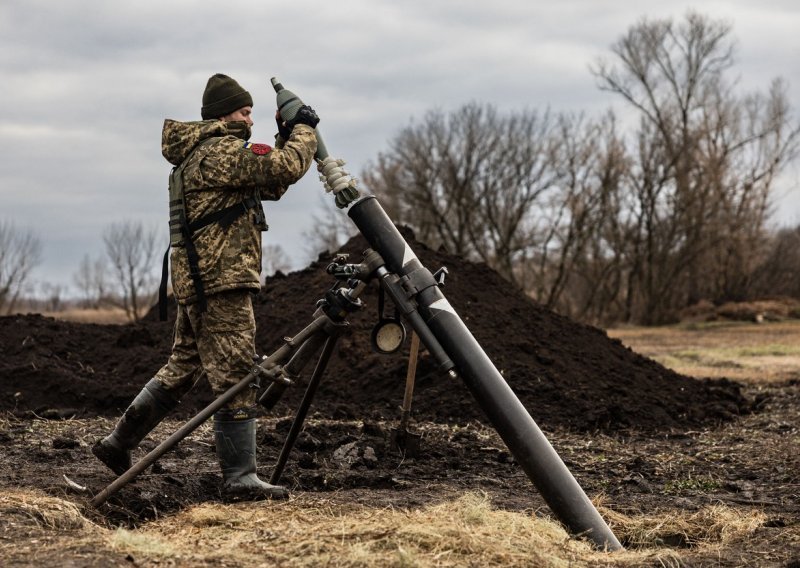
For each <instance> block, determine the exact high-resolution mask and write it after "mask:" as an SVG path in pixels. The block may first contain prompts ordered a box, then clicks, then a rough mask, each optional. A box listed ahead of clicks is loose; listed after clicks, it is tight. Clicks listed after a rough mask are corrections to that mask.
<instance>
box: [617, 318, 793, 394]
mask: <svg viewBox="0 0 800 568" xmlns="http://www.w3.org/2000/svg"><path fill="white" fill-rule="evenodd" d="M608 335H609V336H610V337H615V338H617V339H619V340H621V341H622V342H623V343H624V344H625V345H627V346H628V347H630V348H631V349H633V350H634V351H636V352H637V353H641V354H642V355H646V356H647V357H650V358H651V359H655V360H656V361H658V362H659V363H661V364H662V365H664V366H665V367H668V368H670V369H673V370H675V371H677V372H679V373H681V374H684V375H689V376H692V377H727V378H729V379H734V380H737V381H743V382H749V383H753V382H765V381H767V382H769V381H783V380H787V379H792V378H798V377H800V320H786V321H783V322H770V323H763V324H755V323H743V322H711V323H703V324H687V325H676V326H665V327H653V328H618V329H610V330H608Z"/></svg>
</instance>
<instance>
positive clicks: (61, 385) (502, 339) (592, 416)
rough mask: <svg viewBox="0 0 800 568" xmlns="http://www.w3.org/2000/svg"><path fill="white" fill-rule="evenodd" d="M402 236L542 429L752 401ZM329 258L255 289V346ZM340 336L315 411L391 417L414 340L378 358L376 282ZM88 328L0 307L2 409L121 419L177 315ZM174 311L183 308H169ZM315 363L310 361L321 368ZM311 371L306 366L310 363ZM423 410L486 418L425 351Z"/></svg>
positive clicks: (295, 307)
mask: <svg viewBox="0 0 800 568" xmlns="http://www.w3.org/2000/svg"><path fill="white" fill-rule="evenodd" d="M404 236H405V237H406V239H407V240H408V241H409V243H410V244H411V246H412V248H413V249H414V251H415V252H416V253H417V255H418V256H419V258H420V260H421V261H422V263H423V264H424V265H425V266H426V267H427V268H429V269H430V270H432V271H434V270H436V269H437V268H439V267H440V266H446V267H447V268H448V270H449V275H448V277H447V281H446V284H445V288H444V290H443V291H444V293H445V295H446V296H447V298H448V300H449V301H450V303H451V304H452V305H453V306H454V307H455V309H456V311H458V313H459V315H460V316H461V318H462V319H463V320H464V322H465V323H466V325H467V326H468V327H469V328H470V330H471V331H472V333H473V334H474V335H475V337H476V339H477V340H478V341H479V342H480V344H481V345H482V346H483V348H484V350H485V351H486V353H487V354H488V355H489V357H490V358H491V359H492V361H493V362H494V363H495V365H496V367H497V368H498V369H499V370H500V372H501V373H502V374H503V376H504V377H505V378H506V380H507V381H508V383H509V385H510V386H511V387H512V389H514V391H515V392H516V393H517V396H518V397H519V398H520V400H521V402H522V403H523V404H524V405H525V406H526V408H528V410H529V411H530V413H531V415H532V416H533V417H534V418H535V419H536V421H537V422H538V423H539V424H540V425H542V426H543V427H545V428H556V427H558V428H569V429H574V430H580V431H587V430H619V429H640V430H647V431H661V430H682V431H685V430H687V429H692V428H695V427H698V426H701V425H707V424H711V423H716V422H720V421H725V420H728V419H730V418H732V417H733V416H735V415H738V414H742V413H745V412H747V411H748V403H747V401H746V400H745V398H744V397H743V396H742V394H741V391H740V387H739V385H738V384H736V383H733V382H731V381H727V380H714V381H712V380H696V379H692V378H689V377H685V376H682V375H678V374H676V373H674V372H672V371H669V370H668V369H665V368H664V367H662V366H661V365H659V364H657V363H655V362H654V361H652V360H650V359H647V358H645V357H642V356H640V355H637V354H636V353H634V352H633V351H631V350H630V349H628V348H626V347H625V346H623V345H622V344H621V343H620V342H619V341H618V340H613V339H610V338H609V337H608V336H607V335H606V334H605V332H603V331H602V330H599V329H596V328H594V327H591V326H586V325H582V324H579V323H576V322H574V321H572V320H570V319H568V318H565V317H562V316H559V315H557V314H555V313H553V312H552V311H550V310H547V309H545V308H543V307H542V306H540V305H538V304H537V303H535V302H533V301H532V300H530V299H529V298H528V297H526V296H525V295H524V294H522V293H520V292H518V291H517V290H515V289H514V288H513V287H512V286H510V285H509V284H508V283H507V282H506V281H504V280H503V279H502V278H501V277H500V276H499V275H498V274H497V273H496V272H494V271H493V270H491V269H490V268H488V267H487V266H486V265H483V264H475V263H471V262H467V261H465V260H464V259H462V258H460V257H457V256H453V255H450V254H447V253H445V252H442V251H434V250H431V249H429V248H428V247H426V246H425V245H423V244H422V243H419V242H417V241H415V240H414V238H413V235H412V234H411V233H410V232H408V231H404ZM366 248H367V243H366V241H365V240H364V239H363V237H360V236H358V237H354V238H353V239H351V240H350V241H349V242H348V243H347V244H346V245H345V246H344V247H343V248H342V250H341V251H339V252H344V253H348V254H350V255H351V256H350V258H351V260H352V261H353V262H358V261H359V260H360V258H361V254H362V253H363V251H364V250H365V249H366ZM332 258H333V255H331V254H323V255H320V258H319V259H318V260H317V261H316V262H314V263H312V264H311V265H310V266H308V267H307V268H305V269H304V270H301V271H298V272H294V273H291V274H289V275H283V274H277V275H276V276H274V277H272V278H270V279H268V281H267V283H266V285H265V287H264V289H263V290H262V292H261V293H260V294H259V295H258V296H257V297H256V299H255V302H254V304H255V310H256V319H257V323H258V335H257V345H258V346H259V349H260V350H261V351H262V352H263V353H271V352H273V351H274V350H275V349H276V348H277V347H278V346H279V345H280V344H281V343H282V341H283V338H284V337H285V336H287V335H292V334H295V333H297V332H298V331H300V330H301V329H302V328H303V327H305V326H306V325H307V324H308V323H309V322H310V321H311V317H312V314H313V312H314V310H315V303H316V301H317V300H318V299H320V298H322V297H323V295H324V293H325V291H326V290H327V289H328V288H330V287H331V286H332V285H334V283H335V281H334V279H333V278H332V277H331V276H330V275H328V274H327V273H326V272H325V268H326V266H327V265H328V263H329V262H330V261H331V259H332ZM362 299H363V300H364V301H365V302H366V308H365V309H363V310H361V311H360V312H358V313H356V314H353V315H352V316H351V317H350V318H349V321H350V323H351V326H350V330H349V331H348V332H347V333H346V334H345V335H344V336H343V337H342V338H340V340H339V341H338V343H337V348H336V351H335V353H334V356H333V357H332V359H331V361H330V363H329V365H328V369H327V372H326V375H325V376H324V378H323V383H322V385H321V387H320V389H319V391H318V393H317V396H316V398H315V400H314V405H313V407H312V411H313V412H316V413H317V417H319V418H334V419H360V418H367V419H370V420H380V419H384V418H389V419H391V418H395V417H396V416H397V415H398V406H399V404H400V402H401V401H402V397H403V389H404V381H405V374H406V366H407V357H408V355H407V354H408V341H407V342H406V346H405V349H404V350H401V352H399V353H397V354H395V355H389V356H387V355H379V354H377V353H374V352H373V351H372V350H371V348H370V341H369V335H370V331H371V329H372V326H373V325H374V324H375V322H376V321H377V319H378V314H377V304H378V302H377V283H374V282H373V283H372V284H371V285H370V287H368V289H367V290H366V291H365V293H364V294H363V295H362ZM154 312H155V310H154V311H153V312H151V314H150V315H149V317H148V318H146V320H147V321H144V322H141V323H139V324H135V325H133V324H132V325H125V326H108V325H87V324H75V323H68V322H62V321H56V320H52V319H48V318H44V317H41V316H36V315H28V316H12V317H5V318H0V383H1V384H2V385H3V388H2V392H0V410H10V411H14V412H17V413H24V412H26V411H34V412H37V413H39V414H42V413H44V414H45V415H47V414H51V415H53V416H55V417H63V416H70V415H81V416H93V415H111V416H117V415H118V414H119V413H120V412H121V411H122V410H123V409H124V408H125V407H126V405H127V404H128V402H129V401H130V400H131V399H132V397H133V396H134V395H135V394H136V393H137V392H138V391H139V389H140V388H141V387H142V386H143V385H144V383H145V382H146V381H147V380H149V378H150V377H151V376H152V375H153V373H154V372H155V371H157V370H158V368H159V367H160V366H161V365H162V364H163V363H164V362H166V359H167V357H168V355H169V350H170V344H171V329H172V323H171V322H164V323H162V322H158V321H156V319H157V318H156V316H155V313H154ZM172 317H174V314H172ZM312 366H313V365H312ZM308 374H310V369H309V370H307V372H306V377H305V378H307V375H308ZM302 391H303V385H300V384H298V385H297V386H295V387H292V388H290V389H289V390H288V392H287V394H286V396H284V398H283V400H282V401H281V403H280V404H279V405H278V407H277V408H276V411H277V412H278V413H279V414H280V413H287V414H288V413H291V412H292V411H293V410H294V409H295V408H296V407H297V405H298V403H299V400H300V397H301V396H302ZM210 400H211V393H210V389H209V388H208V386H207V385H200V386H199V387H196V388H195V391H194V392H193V393H192V394H191V395H190V396H189V397H187V399H186V400H184V401H183V403H182V405H181V407H182V412H183V413H184V414H188V413H193V412H195V411H196V410H198V409H199V408H200V407H201V405H204V404H206V403H207V402H208V401H210ZM414 417H415V418H416V419H418V420H432V421H436V422H465V421H470V420H484V417H483V415H482V412H481V410H480V408H479V407H478V406H477V405H476V404H475V402H474V401H473V400H472V398H471V395H470V394H469V392H468V391H467V389H466V388H465V387H464V386H463V385H462V384H461V383H460V382H456V383H454V382H453V380H452V379H450V378H448V377H445V376H441V375H440V374H439V373H437V372H436V370H435V368H434V365H433V364H432V363H431V362H430V360H429V358H428V357H426V353H425V352H424V351H423V352H422V353H421V355H420V363H419V368H418V372H417V386H416V390H415V394H414Z"/></svg>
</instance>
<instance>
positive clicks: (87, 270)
mask: <svg viewBox="0 0 800 568" xmlns="http://www.w3.org/2000/svg"><path fill="white" fill-rule="evenodd" d="M72 280H73V282H74V283H75V285H76V286H77V287H78V290H79V291H80V293H81V295H82V297H83V300H82V303H83V306H84V307H87V308H92V309H98V308H100V307H101V305H102V304H103V302H104V301H108V296H109V291H110V290H109V287H110V286H109V284H108V269H107V267H106V263H105V261H104V260H103V259H102V258H97V259H94V260H93V259H91V258H90V257H89V255H88V254H87V255H84V257H83V259H81V263H80V265H79V266H78V270H77V271H76V272H75V273H74V274H73V276H72Z"/></svg>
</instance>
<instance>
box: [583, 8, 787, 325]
mask: <svg viewBox="0 0 800 568" xmlns="http://www.w3.org/2000/svg"><path fill="white" fill-rule="evenodd" d="M730 31H731V28H730V25H728V24H727V23H725V22H721V21H715V20H711V19H709V18H707V17H705V16H702V15H698V14H695V13H692V12H690V13H688V14H687V16H686V18H685V19H684V20H683V21H682V22H680V23H678V24H675V23H674V22H673V21H672V20H653V21H649V20H642V21H640V22H639V23H637V24H636V25H634V26H632V27H631V28H630V29H629V31H628V33H627V34H626V35H625V36H624V37H623V38H622V39H620V40H619V41H618V42H617V43H616V44H615V45H614V46H613V48H612V51H613V53H614V55H615V59H614V61H613V62H611V63H609V62H606V61H601V62H599V63H598V64H597V65H596V66H595V68H594V72H595V74H596V76H597V78H598V81H599V84H600V86H601V88H603V89H605V90H608V91H611V92H613V93H617V94H619V95H620V96H621V97H622V98H623V99H624V100H625V101H627V102H628V103H629V104H630V105H631V106H632V107H633V108H634V109H636V111H637V112H638V114H639V116H640V123H639V128H638V131H637V132H636V133H635V136H634V145H633V149H634V151H633V155H634V156H635V158H636V160H635V163H634V171H633V176H632V178H631V179H632V183H631V187H630V192H629V195H628V199H629V201H630V207H629V208H628V209H627V210H628V211H629V215H628V217H627V219H624V220H623V221H624V223H625V224H626V226H627V227H628V235H629V239H628V242H629V248H628V251H627V254H628V257H629V270H630V271H629V273H628V278H627V281H628V282H627V290H626V294H627V298H626V305H627V311H628V313H627V317H628V318H630V319H636V320H638V321H642V322H644V323H660V322H663V321H667V320H668V319H669V318H670V317H671V316H672V314H674V313H675V312H676V311H677V310H678V309H679V308H681V307H683V306H684V305H686V304H688V303H693V302H695V301H697V300H699V299H700V298H702V297H709V296H710V297H712V298H714V299H722V298H724V297H726V296H731V295H735V294H736V293H738V292H737V291H741V290H744V289H745V288H746V283H745V282H744V281H743V276H742V275H744V274H746V273H747V270H748V267H751V265H752V263H753V259H754V252H755V251H757V250H758V245H759V243H760V242H761V241H762V240H763V238H764V224H765V222H766V220H767V218H768V204H769V194H770V190H771V188H772V183H773V181H774V179H775V176H776V174H777V173H778V172H779V171H780V170H781V168H782V167H783V166H784V165H785V164H786V162H787V161H788V160H790V159H791V158H792V157H793V156H794V155H795V152H796V148H797V137H798V132H799V130H798V126H797V125H792V124H791V116H790V112H789V105H788V102H787V97H786V94H785V89H784V88H783V87H782V84H781V83H780V82H777V83H775V84H774V85H773V87H772V89H771V90H770V91H769V93H768V94H767V95H753V96H748V97H741V96H737V95H736V94H735V90H734V89H733V85H732V84H731V83H730V82H729V81H727V80H726V77H725V72H726V71H727V70H728V69H729V68H730V67H731V65H732V64H733V61H734V58H733V40H732V39H731V37H730Z"/></svg>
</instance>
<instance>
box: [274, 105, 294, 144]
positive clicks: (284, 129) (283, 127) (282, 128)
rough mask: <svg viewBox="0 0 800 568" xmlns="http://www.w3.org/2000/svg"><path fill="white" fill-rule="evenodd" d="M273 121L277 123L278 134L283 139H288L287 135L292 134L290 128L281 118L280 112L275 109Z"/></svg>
mask: <svg viewBox="0 0 800 568" xmlns="http://www.w3.org/2000/svg"><path fill="white" fill-rule="evenodd" d="M275 122H276V123H277V125H278V134H279V135H280V137H281V138H283V139H284V140H288V139H289V136H291V135H292V129H291V128H289V126H288V125H287V124H286V122H284V120H283V118H281V112H280V111H278V110H276V111H275Z"/></svg>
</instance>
